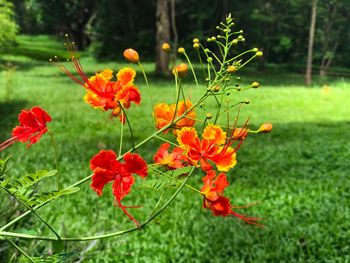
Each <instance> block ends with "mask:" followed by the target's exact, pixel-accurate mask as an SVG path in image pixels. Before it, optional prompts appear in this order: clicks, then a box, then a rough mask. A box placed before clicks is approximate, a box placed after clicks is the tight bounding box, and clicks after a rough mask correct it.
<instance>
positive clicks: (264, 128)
mask: <svg viewBox="0 0 350 263" xmlns="http://www.w3.org/2000/svg"><path fill="white" fill-rule="evenodd" d="M271 131H272V123H271V122H266V123H263V124H261V125H260V127H259V129H258V132H259V133H269V132H271Z"/></svg>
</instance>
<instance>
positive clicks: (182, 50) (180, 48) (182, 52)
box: [177, 47, 185, 54]
mask: <svg viewBox="0 0 350 263" xmlns="http://www.w3.org/2000/svg"><path fill="white" fill-rule="evenodd" d="M177 52H178V53H179V54H185V49H184V48H183V47H179V48H178V49H177Z"/></svg>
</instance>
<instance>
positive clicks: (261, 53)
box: [255, 51, 264, 57]
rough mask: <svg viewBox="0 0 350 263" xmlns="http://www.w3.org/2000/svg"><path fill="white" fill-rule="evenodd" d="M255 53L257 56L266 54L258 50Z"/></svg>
mask: <svg viewBox="0 0 350 263" xmlns="http://www.w3.org/2000/svg"><path fill="white" fill-rule="evenodd" d="M255 55H256V56H257V57H262V56H263V55H264V53H263V52H262V51H258V52H256V53H255Z"/></svg>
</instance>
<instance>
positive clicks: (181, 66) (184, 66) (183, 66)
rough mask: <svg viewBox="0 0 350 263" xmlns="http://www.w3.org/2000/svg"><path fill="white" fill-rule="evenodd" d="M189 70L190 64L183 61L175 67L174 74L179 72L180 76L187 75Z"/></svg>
mask: <svg viewBox="0 0 350 263" xmlns="http://www.w3.org/2000/svg"><path fill="white" fill-rule="evenodd" d="M187 71H188V66H187V64H186V63H181V64H179V65H177V66H176V67H175V68H173V74H174V75H175V74H176V73H177V75H178V76H179V78H184V77H186V75H187Z"/></svg>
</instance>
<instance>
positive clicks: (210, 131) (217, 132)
mask: <svg viewBox="0 0 350 263" xmlns="http://www.w3.org/2000/svg"><path fill="white" fill-rule="evenodd" d="M202 138H203V139H204V140H208V141H210V142H211V143H214V144H217V145H223V144H224V143H225V140H226V132H224V131H223V130H222V129H221V127H219V126H217V125H214V124H209V125H208V126H207V127H205V129H204V131H203V134H202Z"/></svg>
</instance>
